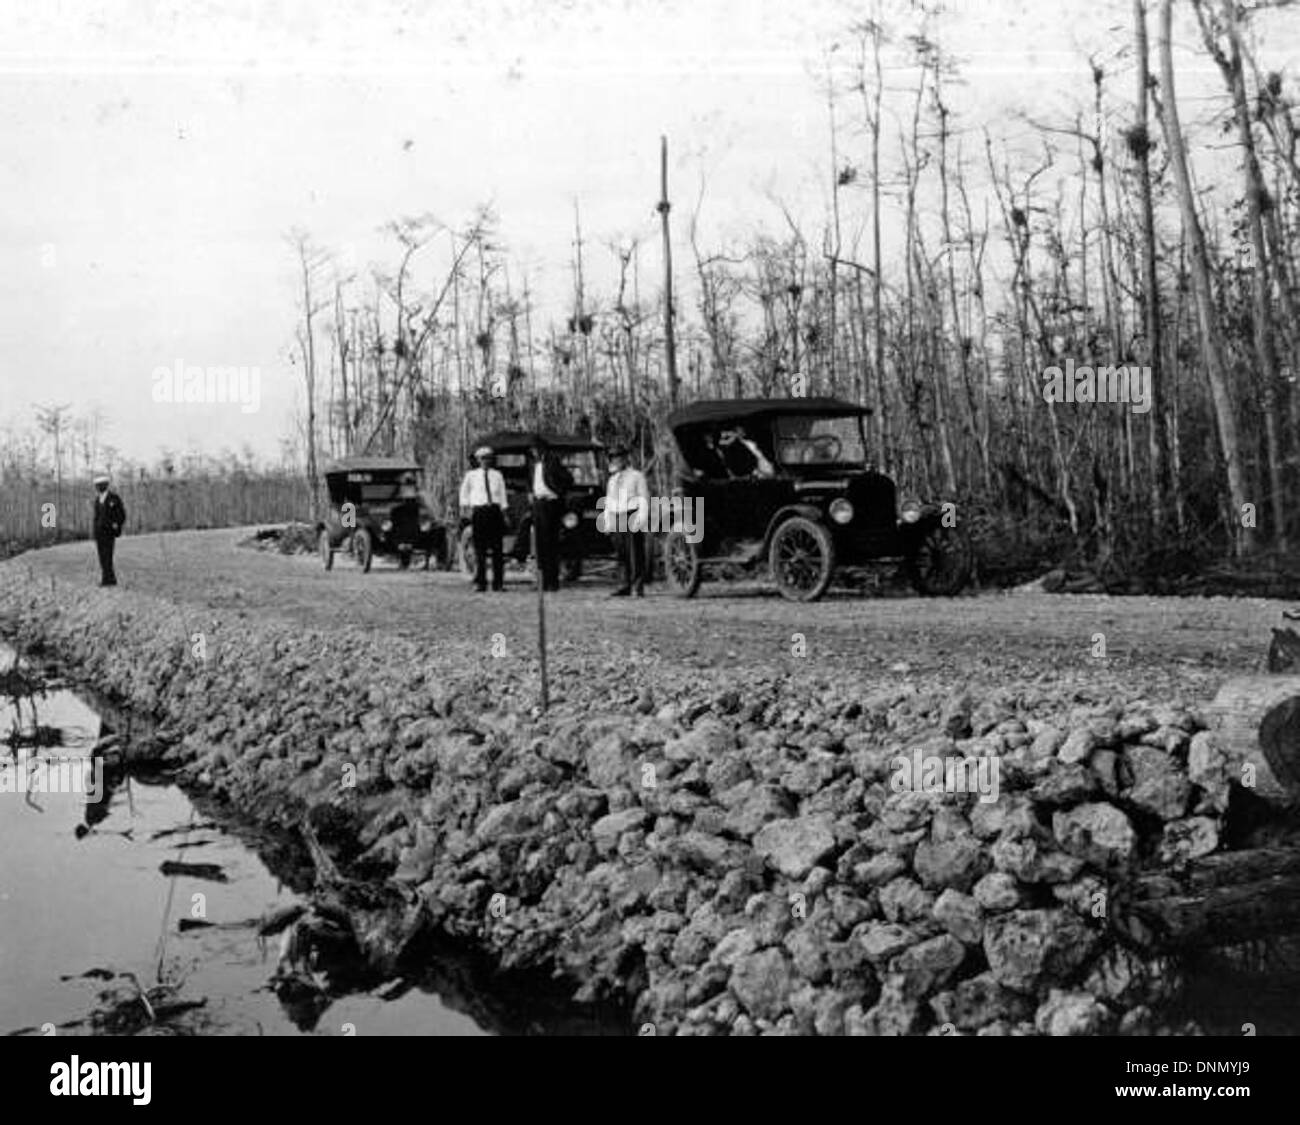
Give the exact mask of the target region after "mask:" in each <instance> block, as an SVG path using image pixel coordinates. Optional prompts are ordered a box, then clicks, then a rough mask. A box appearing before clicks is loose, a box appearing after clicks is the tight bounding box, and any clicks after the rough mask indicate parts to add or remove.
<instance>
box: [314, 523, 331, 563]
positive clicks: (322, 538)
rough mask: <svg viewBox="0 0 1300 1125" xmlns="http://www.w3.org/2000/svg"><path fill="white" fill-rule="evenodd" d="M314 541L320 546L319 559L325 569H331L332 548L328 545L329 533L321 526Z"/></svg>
mask: <svg viewBox="0 0 1300 1125" xmlns="http://www.w3.org/2000/svg"><path fill="white" fill-rule="evenodd" d="M316 542H317V545H318V546H319V548H320V561H321V562H323V563H324V564H325V569H326V570H333V569H334V548H333V547H332V546H331V545H330V533H329V532H328V531H326V530H324V528H322V529H321V533H320V535H319V537H318V538H317V540H316Z"/></svg>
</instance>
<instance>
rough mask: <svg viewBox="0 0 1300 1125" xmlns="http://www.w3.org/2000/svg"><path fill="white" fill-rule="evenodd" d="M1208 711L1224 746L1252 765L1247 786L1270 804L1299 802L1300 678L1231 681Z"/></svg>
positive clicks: (1257, 678) (1255, 678) (1246, 764)
mask: <svg viewBox="0 0 1300 1125" xmlns="http://www.w3.org/2000/svg"><path fill="white" fill-rule="evenodd" d="M1209 712H1210V715H1211V716H1212V718H1213V734H1214V737H1215V739H1216V741H1217V742H1218V744H1219V745H1220V747H1221V748H1222V749H1223V750H1224V751H1225V752H1227V753H1228V754H1229V755H1231V756H1232V757H1233V758H1235V759H1236V760H1237V761H1239V762H1240V763H1241V764H1242V765H1243V766H1251V767H1253V770H1252V771H1251V774H1253V777H1250V774H1247V775H1246V776H1247V777H1249V778H1250V780H1247V781H1244V782H1243V784H1246V785H1247V786H1248V787H1249V788H1250V789H1252V790H1253V791H1254V793H1255V794H1256V795H1257V796H1259V797H1262V798H1263V799H1264V800H1267V801H1272V802H1275V803H1280V804H1288V805H1289V804H1295V803H1297V802H1298V801H1300V676H1263V675H1261V676H1246V677H1242V678H1241V679H1236V680H1229V681H1228V682H1227V683H1226V684H1224V685H1223V687H1222V688H1220V689H1219V694H1218V695H1217V696H1216V697H1215V699H1214V702H1213V703H1212V704H1211V705H1210V708H1209ZM1252 781H1253V784H1251V782H1252Z"/></svg>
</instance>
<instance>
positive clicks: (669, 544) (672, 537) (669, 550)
mask: <svg viewBox="0 0 1300 1125" xmlns="http://www.w3.org/2000/svg"><path fill="white" fill-rule="evenodd" d="M703 578H704V573H703V570H702V568H701V566H700V556H699V553H698V552H697V551H696V550H695V544H694V543H692V542H691V541H690V540H689V539H687V538H686V533H685V532H682V531H670V532H669V533H668V537H667V538H666V539H665V540H664V580H665V581H666V582H667V583H668V588H669V589H670V590H671V591H672V592H673V593H674V594H676V595H677V596H678V597H679V598H693V597H695V595H696V593H697V592H698V591H699V588H700V582H701V581H702V580H703Z"/></svg>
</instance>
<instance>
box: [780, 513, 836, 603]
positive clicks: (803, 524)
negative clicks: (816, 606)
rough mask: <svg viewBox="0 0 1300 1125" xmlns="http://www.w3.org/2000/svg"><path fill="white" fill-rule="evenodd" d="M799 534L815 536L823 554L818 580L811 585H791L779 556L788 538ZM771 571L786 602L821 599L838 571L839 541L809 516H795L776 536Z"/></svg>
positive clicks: (783, 525)
mask: <svg viewBox="0 0 1300 1125" xmlns="http://www.w3.org/2000/svg"><path fill="white" fill-rule="evenodd" d="M795 534H805V535H811V536H812V538H813V539H814V540H815V541H816V543H817V551H818V554H819V555H820V556H821V565H820V569H819V571H818V573H817V578H816V581H814V582H813V584H812V585H811V586H808V587H807V588H801V587H798V586H791V585H789V584H788V583H786V582H783V581H782V579H781V566H780V558H779V556H780V553H781V548H782V545H783V544H784V542H785V540H786V539H788V538H790V537H791V536H793V535H795ZM768 571H769V573H770V574H771V576H772V581H773V583H775V585H776V588H777V591H778V592H779V593H780V595H781V597H783V598H785V599H786V601H791V602H815V601H817V600H818V599H819V598H820V597H821V596H822V595H823V594H824V593H826V590H827V588H828V587H829V586H830V584H831V578H832V577H834V574H835V542H834V540H832V539H831V533H830V532H829V531H827V530H826V528H825V527H823V526H822V525H821V524H820V523H816V522H815V521H813V520H810V519H805V518H804V517H803V516H791V517H790V519H788V520H786V521H785V523H783V524H782V525H781V526H780V527H778V528H777V529H776V531H775V532H774V533H773V535H772V545H771V548H770V549H769V551H768Z"/></svg>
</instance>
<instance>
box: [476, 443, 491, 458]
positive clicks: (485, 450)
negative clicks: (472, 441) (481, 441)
mask: <svg viewBox="0 0 1300 1125" xmlns="http://www.w3.org/2000/svg"><path fill="white" fill-rule="evenodd" d="M474 456H475V457H493V456H495V454H494V453H493V452H492V447H491V446H490V445H480V446H479V447H478V448H477V449H476V450H474Z"/></svg>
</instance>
